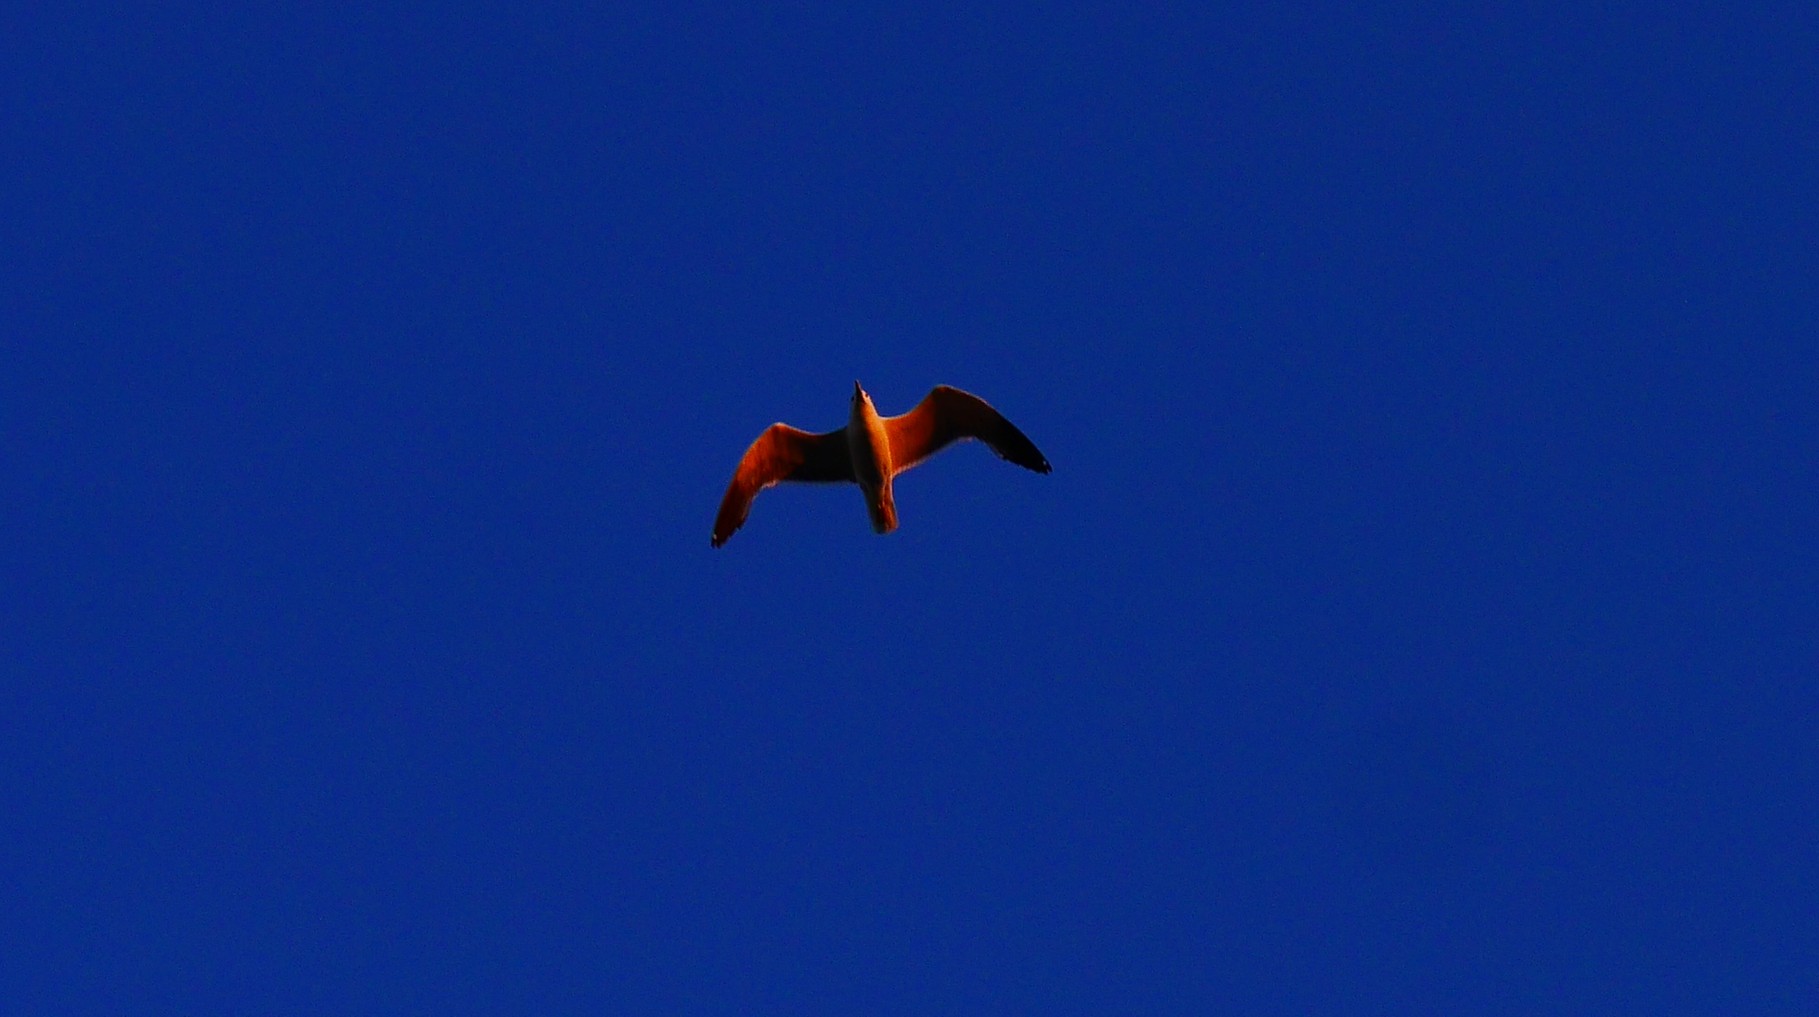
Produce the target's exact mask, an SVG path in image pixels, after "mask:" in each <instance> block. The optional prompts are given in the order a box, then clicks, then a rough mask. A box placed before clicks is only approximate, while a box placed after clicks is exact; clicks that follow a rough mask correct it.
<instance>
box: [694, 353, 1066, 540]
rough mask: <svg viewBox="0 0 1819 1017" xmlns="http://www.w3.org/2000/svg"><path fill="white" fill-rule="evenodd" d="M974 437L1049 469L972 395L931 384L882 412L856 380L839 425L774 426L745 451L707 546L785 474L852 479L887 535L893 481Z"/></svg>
mask: <svg viewBox="0 0 1819 1017" xmlns="http://www.w3.org/2000/svg"><path fill="white" fill-rule="evenodd" d="M972 438H977V439H979V440H980V441H983V442H985V443H986V445H987V446H989V447H990V448H991V450H992V451H993V452H995V453H997V454H998V456H999V457H1000V458H1003V459H1008V460H1010V461H1011V462H1013V463H1016V464H1017V465H1019V466H1022V467H1024V468H1025V469H1029V470H1034V471H1036V472H1037V473H1047V472H1049V464H1048V459H1047V458H1045V457H1044V456H1043V455H1042V453H1041V451H1040V450H1038V449H1037V448H1036V446H1035V443H1033V442H1031V441H1030V440H1029V439H1028V438H1026V437H1024V435H1023V432H1022V431H1019V430H1017V428H1016V426H1015V425H1013V424H1012V423H1011V422H1010V421H1008V420H1006V419H1004V417H1003V416H1002V415H1001V414H999V413H998V411H997V410H994V409H992V408H991V406H989V405H987V404H986V402H985V400H983V399H980V398H979V397H978V396H976V395H973V394H971V393H968V392H962V391H960V390H959V389H957V388H952V387H949V386H947V385H937V386H935V387H934V388H933V389H932V390H930V392H929V394H928V395H927V397H925V398H924V399H923V400H922V401H921V402H920V403H917V404H916V408H915V409H913V410H910V411H909V412H908V413H905V414H903V415H902V416H897V417H882V416H879V415H878V409H877V407H876V406H874V405H872V397H871V396H869V395H867V394H866V392H865V389H863V388H861V387H860V386H859V383H858V382H854V383H853V400H852V412H851V414H850V415H849V416H848V418H847V422H846V426H845V427H843V428H841V429H840V430H838V431H829V432H827V433H825V434H813V433H810V432H808V431H802V430H798V429H796V428H794V427H791V426H789V425H788V424H772V425H771V426H770V427H768V428H765V430H764V433H763V434H761V435H759V436H758V440H757V441H754V442H752V445H751V447H750V448H748V449H746V450H745V455H744V457H743V458H741V459H740V461H739V468H738V469H737V470H735V471H734V472H733V480H732V483H730V484H728V485H727V488H726V497H724V498H722V499H721V501H720V513H719V515H718V516H716V517H715V519H714V539H713V544H714V546H715V547H719V546H720V545H721V544H724V543H726V542H727V540H728V539H729V538H731V537H732V535H733V533H734V531H736V530H738V529H739V527H740V526H741V525H742V524H743V523H744V522H745V517H746V515H747V514H748V513H749V512H750V511H751V506H752V499H753V498H756V497H757V496H758V492H759V491H762V490H764V489H765V488H767V487H769V486H771V485H772V484H775V483H779V482H781V481H785V480H794V481H808V482H817V481H819V482H828V481H846V482H850V483H855V484H858V485H859V490H860V492H861V493H862V494H864V496H865V508H866V511H867V513H868V514H869V515H870V516H871V520H872V529H873V530H874V531H876V532H878V533H889V532H891V531H892V530H894V529H896V528H897V505H896V500H895V499H894V497H893V496H892V492H891V481H892V479H893V478H895V477H896V476H897V474H899V473H902V472H903V471H905V470H907V469H909V468H911V467H913V466H915V465H917V464H918V463H920V462H922V461H923V460H925V459H927V458H928V457H929V456H932V455H934V454H935V453H936V452H939V451H940V450H941V449H943V448H946V447H947V446H948V445H950V444H952V443H954V442H957V441H966V440H968V439H972Z"/></svg>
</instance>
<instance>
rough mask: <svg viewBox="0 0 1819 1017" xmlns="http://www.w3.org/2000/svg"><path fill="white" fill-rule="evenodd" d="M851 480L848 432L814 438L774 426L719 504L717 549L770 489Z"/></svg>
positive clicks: (756, 445)
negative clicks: (794, 482) (797, 483)
mask: <svg viewBox="0 0 1819 1017" xmlns="http://www.w3.org/2000/svg"><path fill="white" fill-rule="evenodd" d="M852 479H853V460H852V456H851V455H849V454H848V453H847V450H846V432H845V431H844V430H841V431H829V432H828V433H826V434H810V433H809V432H807V431H802V430H798V429H797V428H794V427H791V426H789V425H788V424H772V425H771V426H769V427H767V428H765V429H764V433H763V434H761V435H759V436H758V440H757V441H754V442H752V447H751V448H748V449H746V450H745V457H744V458H743V459H741V460H739V468H738V469H737V470H734V471H733V481H732V483H730V484H728V485H727V486H726V497H724V498H722V499H720V514H719V515H718V516H716V517H715V518H714V540H713V544H714V546H715V547H719V546H720V545H721V544H724V543H726V542H727V540H728V539H729V538H731V537H732V535H733V533H734V531H736V530H738V529H739V527H740V526H742V525H744V523H745V517H746V516H747V515H748V514H750V512H751V510H752V499H753V498H756V497H758V492H759V491H762V490H764V489H765V488H767V487H769V486H771V485H772V484H775V483H778V482H780V481H785V480H802V481H833V480H848V481H850V480H852Z"/></svg>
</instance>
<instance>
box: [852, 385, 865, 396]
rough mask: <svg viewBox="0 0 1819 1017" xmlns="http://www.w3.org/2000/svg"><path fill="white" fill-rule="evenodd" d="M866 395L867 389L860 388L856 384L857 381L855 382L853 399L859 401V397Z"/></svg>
mask: <svg viewBox="0 0 1819 1017" xmlns="http://www.w3.org/2000/svg"><path fill="white" fill-rule="evenodd" d="M864 394H865V389H862V388H860V387H859V383H858V382H856V381H855V382H853V398H855V399H857V398H858V397H860V396H862V395H864Z"/></svg>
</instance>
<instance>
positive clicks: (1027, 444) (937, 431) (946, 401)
mask: <svg viewBox="0 0 1819 1017" xmlns="http://www.w3.org/2000/svg"><path fill="white" fill-rule="evenodd" d="M884 433H886V435H889V438H891V473H902V471H904V469H910V468H911V466H915V464H919V462H922V460H924V458H928V457H931V455H935V453H937V451H940V449H944V448H948V446H950V444H953V442H964V440H968V438H979V440H982V442H986V446H990V448H991V451H995V453H997V455H999V458H1008V460H1011V462H1015V464H1017V466H1022V468H1024V469H1035V471H1037V473H1048V458H1046V457H1044V455H1042V449H1039V448H1035V442H1031V440H1030V438H1026V437H1024V433H1022V431H1019V429H1017V426H1015V424H1011V422H1010V420H1006V418H1004V415H1002V413H999V411H997V409H991V406H988V404H986V400H982V398H979V397H977V395H973V393H970V391H960V389H957V388H951V386H935V388H933V389H930V393H928V395H926V397H924V398H922V402H919V404H917V406H915V409H911V411H910V413H904V415H902V417H886V418H884Z"/></svg>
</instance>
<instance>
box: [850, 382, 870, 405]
mask: <svg viewBox="0 0 1819 1017" xmlns="http://www.w3.org/2000/svg"><path fill="white" fill-rule="evenodd" d="M871 402H872V397H871V396H869V395H867V394H866V391H865V389H864V388H862V387H860V385H859V383H858V382H856V381H855V382H853V409H855V410H856V409H858V408H859V407H860V406H861V405H865V406H870V405H871Z"/></svg>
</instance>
